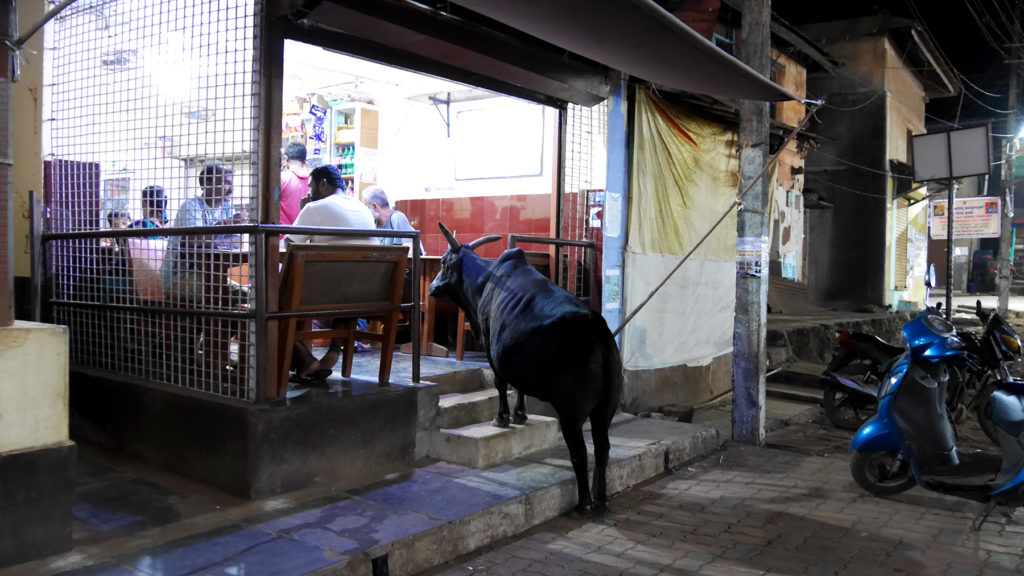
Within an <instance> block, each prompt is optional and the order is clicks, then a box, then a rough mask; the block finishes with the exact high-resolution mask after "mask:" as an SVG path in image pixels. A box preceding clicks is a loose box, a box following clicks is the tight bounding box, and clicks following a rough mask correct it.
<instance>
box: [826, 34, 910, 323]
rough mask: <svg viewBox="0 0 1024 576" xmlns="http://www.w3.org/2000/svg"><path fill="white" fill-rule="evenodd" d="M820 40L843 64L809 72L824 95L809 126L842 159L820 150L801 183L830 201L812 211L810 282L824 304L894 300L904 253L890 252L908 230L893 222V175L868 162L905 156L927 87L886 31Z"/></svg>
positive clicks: (906, 159)
mask: <svg viewBox="0 0 1024 576" xmlns="http://www.w3.org/2000/svg"><path fill="white" fill-rule="evenodd" d="M826 49H827V50H828V51H829V53H830V54H831V55H832V56H833V57H835V58H836V59H837V60H839V61H840V62H842V63H843V65H844V74H842V75H839V76H829V75H825V74H822V75H820V76H817V77H815V78H813V79H811V80H810V81H809V83H810V85H811V91H812V92H813V93H814V94H823V95H825V97H826V100H827V102H828V104H829V107H827V108H825V109H824V110H822V111H820V112H819V113H818V114H819V118H820V119H821V121H822V122H821V125H819V126H817V127H815V128H812V130H813V131H814V132H816V133H819V134H822V135H823V136H825V137H826V138H824V139H822V140H821V141H820V142H819V144H820V146H821V150H822V151H823V152H825V153H827V154H829V155H831V156H835V157H838V158H841V159H842V160H845V161H846V162H839V161H837V160H835V159H833V158H828V157H824V156H823V155H812V159H810V160H809V161H808V173H809V175H811V174H813V175H815V176H817V177H819V178H818V180H820V182H815V181H814V179H810V180H809V181H808V184H807V188H808V189H810V188H811V187H814V190H815V192H818V193H819V194H820V197H821V198H822V199H824V200H826V201H828V202H831V203H833V204H834V205H835V207H834V208H833V209H832V210H818V211H814V213H813V214H812V215H811V216H810V217H809V223H808V236H809V243H810V245H811V248H810V250H809V252H810V253H809V259H808V267H809V271H808V274H809V278H808V290H809V293H810V295H811V299H812V300H813V301H815V302H816V303H818V304H822V305H838V306H844V307H851V308H856V307H858V306H860V305H878V306H881V305H892V304H894V303H895V300H896V299H898V298H900V297H902V296H905V294H904V293H897V292H894V287H895V286H896V284H897V283H896V280H897V279H899V280H901V283H902V279H903V278H904V277H905V276H906V274H907V269H908V263H907V262H906V261H899V262H896V261H895V258H896V254H897V250H896V246H895V242H896V240H898V239H899V240H902V239H903V238H905V235H904V234H903V232H904V231H903V230H896V229H895V226H896V224H895V214H894V212H893V210H894V203H893V198H892V184H893V183H892V182H890V181H889V180H890V179H889V178H888V177H886V176H885V175H884V174H879V173H877V172H872V170H874V171H878V172H882V173H884V172H887V171H888V170H889V161H890V160H900V161H903V162H909V160H910V158H909V151H908V140H909V138H910V136H911V135H912V134H919V133H923V132H924V131H925V127H924V108H925V103H926V99H925V96H924V91H923V89H922V86H921V83H920V81H919V80H918V79H917V77H916V75H915V73H914V72H913V71H912V70H909V69H908V68H907V67H906V66H905V65H904V63H903V61H902V60H901V58H900V55H899V54H898V53H897V51H896V49H895V48H894V47H893V45H892V44H891V43H890V42H889V40H888V39H887V38H886V37H884V36H875V37H868V38H858V39H854V40H850V41H846V42H843V43H839V44H835V45H829V46H827V47H826ZM880 91H884V94H880V93H879V92H880ZM839 108H848V110H840V109H839ZM850 164H857V165H859V166H860V167H854V166H850ZM865 168H867V169H865ZM809 177H810V176H809ZM913 294H914V296H921V297H923V294H922V293H921V291H919V290H917V291H913Z"/></svg>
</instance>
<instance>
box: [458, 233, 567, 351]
mask: <svg viewBox="0 0 1024 576" xmlns="http://www.w3.org/2000/svg"><path fill="white" fill-rule="evenodd" d="M526 262H527V263H528V264H529V265H530V266H533V267H534V268H535V269H536V270H537V271H538V272H540V273H541V274H543V275H544V276H547V277H548V279H550V280H551V281H552V282H553V281H554V271H553V269H552V267H551V256H550V255H549V254H548V253H547V252H527V253H526ZM457 326H461V327H462V328H461V330H458V334H457V335H456V336H455V359H456V360H458V361H459V362H462V357H463V356H464V353H465V351H466V333H467V332H472V331H473V326H472V325H471V324H470V323H469V322H467V321H466V313H465V312H463V311H462V308H459V319H458V324H457Z"/></svg>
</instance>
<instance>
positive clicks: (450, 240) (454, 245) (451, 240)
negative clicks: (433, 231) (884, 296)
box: [437, 222, 459, 251]
mask: <svg viewBox="0 0 1024 576" xmlns="http://www.w3.org/2000/svg"><path fill="white" fill-rule="evenodd" d="M437 225H438V226H440V227H441V234H444V237H445V238H446V239H447V240H448V245H449V246H451V248H452V250H455V251H458V250H459V243H458V241H457V240H455V234H452V233H451V230H448V229H447V228H445V226H444V224H442V223H441V222H438V223H437Z"/></svg>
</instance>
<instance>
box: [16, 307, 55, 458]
mask: <svg viewBox="0 0 1024 576" xmlns="http://www.w3.org/2000/svg"><path fill="white" fill-rule="evenodd" d="M0 374H3V377H2V378H0V454H3V453H6V452H14V451H18V450H28V449H32V448H37V447H41V446H49V445H53V444H60V443H64V442H67V441H68V331H67V328H65V327H64V326H54V325H51V324H36V323H34V322H22V321H17V322H15V323H14V325H13V326H7V327H3V328H0Z"/></svg>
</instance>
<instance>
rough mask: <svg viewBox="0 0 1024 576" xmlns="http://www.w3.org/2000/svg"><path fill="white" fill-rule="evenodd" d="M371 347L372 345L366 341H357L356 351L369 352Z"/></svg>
mask: <svg viewBox="0 0 1024 576" xmlns="http://www.w3.org/2000/svg"><path fill="white" fill-rule="evenodd" d="M370 349H371V347H370V345H369V344H367V343H366V342H356V345H355V351H356V352H357V353H358V352H369V351H370Z"/></svg>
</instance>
